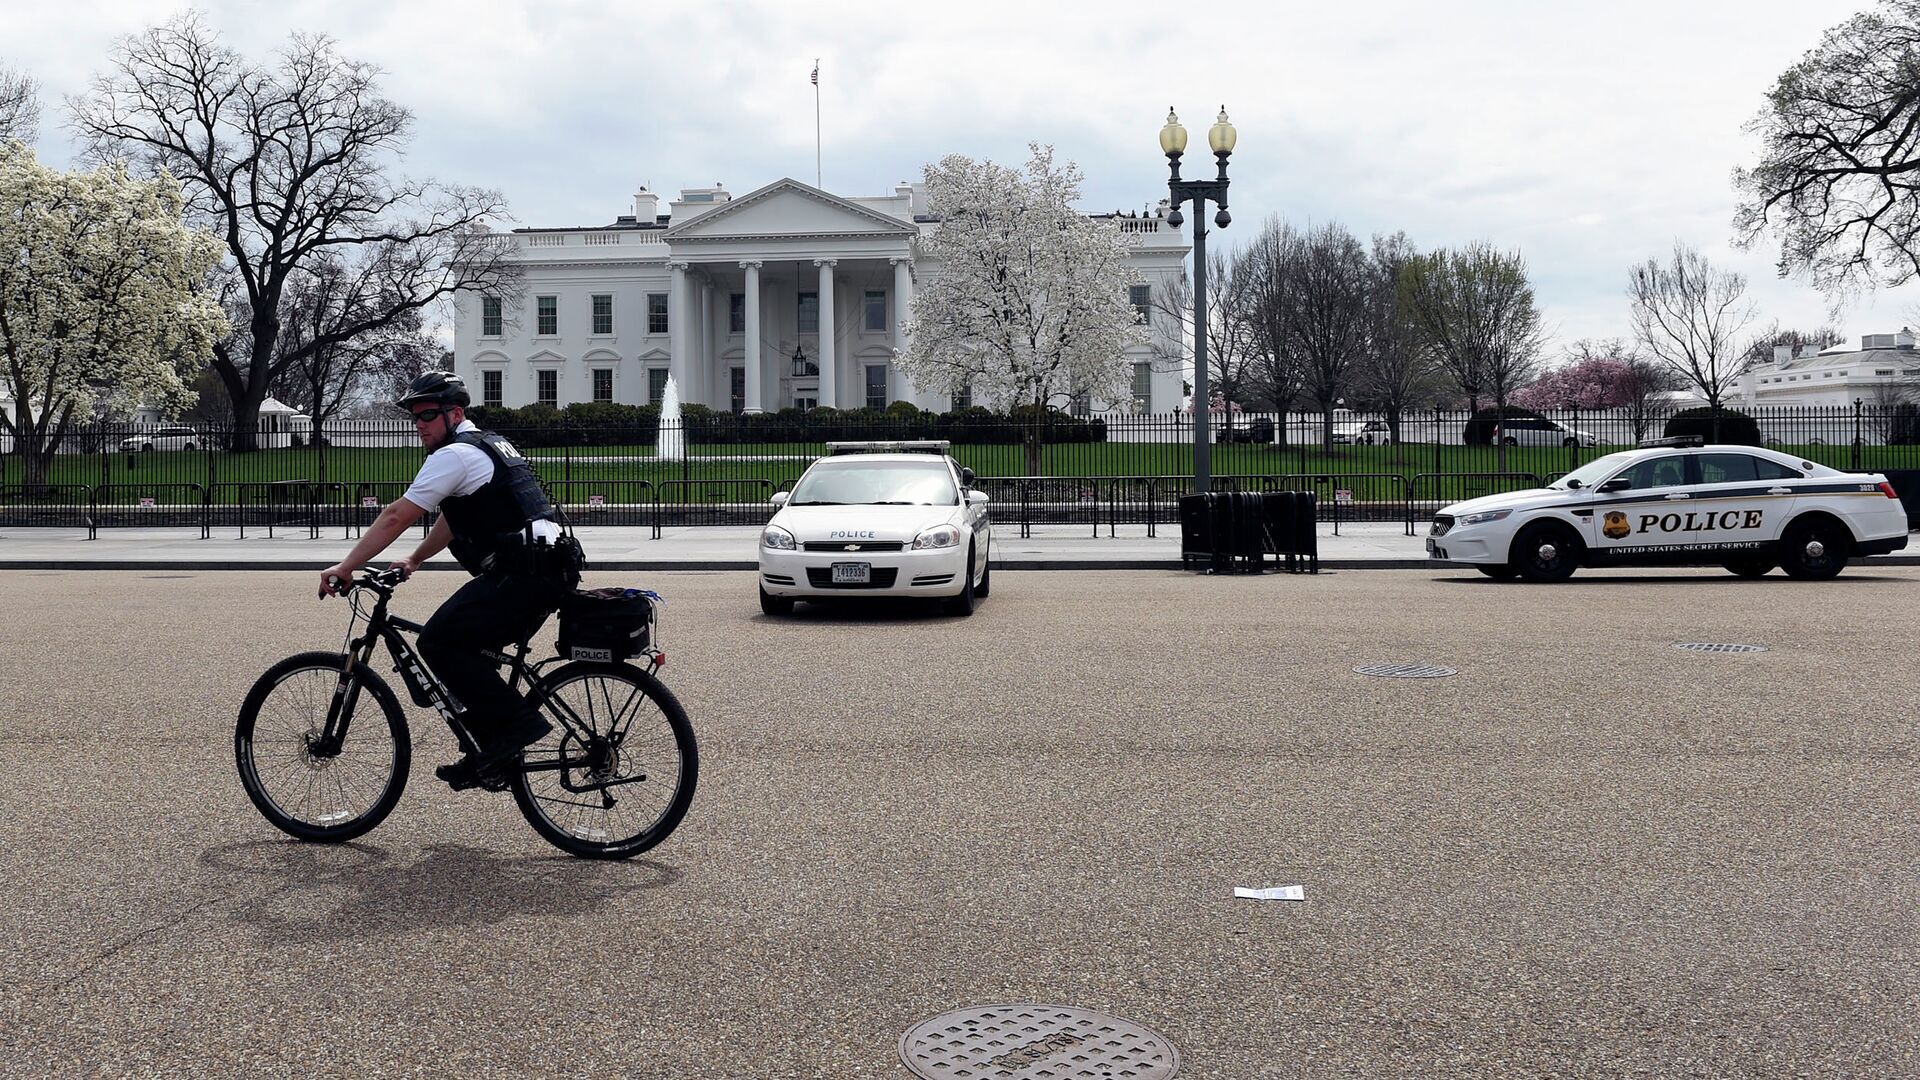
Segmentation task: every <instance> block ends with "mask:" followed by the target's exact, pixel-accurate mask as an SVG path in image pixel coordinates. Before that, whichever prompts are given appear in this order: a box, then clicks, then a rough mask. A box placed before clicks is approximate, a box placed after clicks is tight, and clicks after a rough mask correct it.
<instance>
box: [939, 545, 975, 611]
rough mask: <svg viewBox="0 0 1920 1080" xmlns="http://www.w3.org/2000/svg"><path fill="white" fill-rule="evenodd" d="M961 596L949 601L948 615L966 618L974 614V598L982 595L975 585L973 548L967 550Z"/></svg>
mask: <svg viewBox="0 0 1920 1080" xmlns="http://www.w3.org/2000/svg"><path fill="white" fill-rule="evenodd" d="M962 582H963V583H962V584H961V586H960V594H959V595H958V596H955V597H953V598H952V599H950V600H948V601H947V614H949V615H958V616H960V617H961V618H965V617H967V616H968V615H971V614H973V601H974V598H975V597H977V596H979V595H980V593H979V591H978V590H977V589H975V588H974V585H973V548H972V547H971V546H969V547H968V548H967V572H966V573H965V574H964V575H962Z"/></svg>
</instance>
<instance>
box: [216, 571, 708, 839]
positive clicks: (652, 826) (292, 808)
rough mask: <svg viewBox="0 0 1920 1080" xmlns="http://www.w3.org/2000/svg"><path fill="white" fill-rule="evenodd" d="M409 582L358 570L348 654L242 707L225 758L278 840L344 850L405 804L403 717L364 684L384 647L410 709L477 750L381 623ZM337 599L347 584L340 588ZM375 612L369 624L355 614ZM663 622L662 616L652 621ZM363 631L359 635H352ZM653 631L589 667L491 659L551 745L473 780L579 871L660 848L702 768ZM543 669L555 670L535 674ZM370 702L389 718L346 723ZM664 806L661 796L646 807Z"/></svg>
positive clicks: (384, 690)
mask: <svg viewBox="0 0 1920 1080" xmlns="http://www.w3.org/2000/svg"><path fill="white" fill-rule="evenodd" d="M404 579H405V578H404V575H403V574H402V573H401V571H399V570H397V569H396V570H362V571H360V572H358V573H356V574H355V575H354V578H353V581H352V582H351V584H350V586H349V587H348V590H347V592H348V600H349V603H350V604H351V605H352V610H353V614H352V616H351V617H350V618H349V620H348V623H347V641H346V649H345V651H344V652H338V653H331V652H305V653H299V654H297V655H294V656H289V657H287V658H286V659H285V660H282V661H280V662H279V663H277V664H274V665H273V666H272V667H270V668H268V669H267V671H266V673H265V674H263V675H261V676H260V678H259V680H258V681H256V682H255V683H254V684H253V688H252V689H251V690H250V691H248V693H247V697H246V701H245V702H244V703H243V704H242V705H241V707H240V717H239V721H238V722H237V724H236V725H235V728H234V758H235V761H236V763H237V765H238V767H239V770H240V782H241V784H242V785H243V786H244V787H245V788H246V790H247V797H248V798H250V799H252V800H253V805H254V806H255V807H256V808H258V809H259V811H260V813H261V814H262V815H263V816H264V817H265V818H266V819H267V820H268V821H269V822H271V823H272V824H273V825H274V827H276V828H278V829H279V830H281V831H282V832H285V833H287V834H288V835H290V836H294V837H297V838H299V839H301V840H308V841H315V842H319V843H340V842H342V841H346V840H351V839H353V838H354V837H357V836H361V835H363V834H365V833H366V832H368V831H369V830H371V829H373V828H374V827H375V826H377V825H379V824H380V823H381V822H382V821H384V820H385V819H386V817H387V815H388V814H389V813H391V812H392V811H393V808H394V806H395V805H396V804H397V803H398V802H399V801H400V793H401V792H402V790H404V789H405V787H406V784H407V774H408V771H409V768H410V766H411V763H412V758H413V751H412V739H411V736H410V734H409V732H408V729H407V719H406V714H405V713H404V712H402V710H401V708H400V702H399V700H398V699H397V698H396V697H395V696H394V693H393V690H392V688H391V687H389V686H388V685H387V682H386V680H385V679H383V678H381V676H380V675H379V674H378V673H377V672H375V671H374V669H373V663H372V662H373V656H374V646H375V645H376V644H380V643H384V644H385V645H386V647H387V652H388V655H389V656H390V657H391V658H392V660H393V664H394V670H396V671H398V672H399V673H400V677H401V681H402V682H403V683H405V684H406V687H407V690H408V693H409V694H410V696H411V697H412V699H413V702H414V704H416V705H418V706H420V707H422V708H430V709H432V710H434V711H435V712H436V713H438V714H439V716H440V718H441V719H442V720H444V721H445V722H446V723H447V726H448V727H449V728H451V729H452V730H453V733H454V737H455V738H456V739H458V740H459V743H460V748H461V749H462V750H463V751H465V752H467V753H473V752H474V750H475V747H476V744H475V741H474V738H473V736H472V734H471V733H470V732H469V731H468V730H467V727H466V725H465V723H463V721H462V713H461V712H460V710H459V706H458V703H457V702H456V701H455V700H454V698H453V696H452V694H450V693H449V692H448V691H447V689H446V687H445V686H443V685H442V684H441V682H440V680H439V679H438V678H437V677H436V676H435V675H434V674H433V672H432V671H431V670H429V669H428V667H427V665H426V662H425V661H424V660H423V659H422V658H421V656H420V654H419V653H418V651H417V650H416V649H415V648H414V647H413V646H411V645H409V644H408V642H407V640H406V638H405V637H404V636H403V632H404V634H413V635H416V636H417V635H418V634H419V633H420V629H421V625H420V624H419V623H416V622H412V621H411V620H408V619H403V618H401V617H399V616H397V615H390V614H388V612H387V604H388V602H389V601H390V600H391V599H392V598H393V593H394V590H395V588H396V587H398V586H399V584H400V582H401V581H403V580H404ZM343 584H344V583H343ZM368 594H371V595H372V596H374V597H377V600H376V601H375V602H374V604H373V606H372V609H371V610H370V611H364V610H362V602H363V600H364V598H365V597H366V596H367V595H368ZM654 610H655V611H656V612H657V608H656V609H654ZM362 619H364V620H365V624H366V625H365V632H364V633H362V634H360V636H358V637H355V636H354V632H355V627H356V625H357V624H358V623H359V622H360V621H361V620H362ZM655 619H657V614H655V615H650V616H649V621H648V625H647V627H646V629H647V634H646V638H645V644H644V645H643V646H642V648H643V650H644V651H643V652H641V653H640V655H641V656H644V657H645V660H646V666H645V667H644V668H643V667H640V666H637V665H634V664H629V663H626V662H624V660H622V659H620V658H619V657H618V656H617V655H615V656H612V657H611V658H606V657H602V658H599V659H594V660H575V659H572V658H570V657H562V656H553V657H549V658H548V659H545V660H541V661H539V662H538V663H534V664H528V663H527V662H526V657H527V653H528V652H529V651H530V648H531V645H530V640H529V641H521V642H519V643H518V644H517V645H516V646H513V652H512V653H511V655H509V654H508V653H507V652H506V651H504V650H503V651H501V652H494V651H491V650H489V651H487V653H486V655H487V656H488V657H489V658H491V659H493V660H494V661H496V662H497V663H499V664H501V665H502V666H505V667H507V668H509V669H511V672H512V675H511V678H510V680H509V685H510V686H511V687H513V689H514V690H515V691H516V692H518V691H519V690H520V686H521V684H522V682H523V681H524V682H525V683H526V685H527V686H528V687H529V688H530V700H531V701H532V702H533V703H534V705H535V706H536V707H537V708H539V709H540V710H541V711H542V712H544V713H545V714H546V715H547V716H549V717H551V718H552V720H553V721H554V729H553V731H552V732H551V733H550V734H548V735H547V736H545V737H544V738H542V739H540V740H539V741H538V742H535V743H534V744H532V745H531V746H528V747H527V748H526V750H525V751H523V752H522V754H521V756H520V757H519V758H518V759H516V760H513V761H509V762H507V763H506V764H505V765H503V766H501V767H500V768H499V769H497V770H493V771H491V772H489V773H488V774H487V775H486V777H484V778H483V781H482V784H481V786H482V787H484V788H487V789H488V790H491V791H504V790H511V791H512V792H513V797H514V801H515V803H517V804H518V806H519V808H520V812H521V814H522V815H523V816H525V817H526V819H527V823H528V824H530V825H532V826H533V828H534V831H535V832H537V833H539V834H540V835H541V836H542V837H544V838H545V839H546V840H547V841H548V842H550V843H552V844H553V845H554V846H556V847H558V848H560V849H561V850H562V851H566V852H568V853H570V854H573V855H578V856H581V857H583V858H597V859H625V858H630V857H632V856H634V855H638V854H639V853H640V852H643V851H646V850H647V849H648V848H651V847H653V846H654V845H656V844H658V843H660V842H661V841H662V840H665V839H666V838H667V836H668V835H669V834H671V833H672V832H673V830H674V828H675V827H676V826H678V825H679V824H680V820H681V818H682V817H684V816H685V815H686V812H687V806H688V804H689V803H691V802H692V800H693V790H694V785H695V783H696V781H697V779H698V774H699V758H698V753H697V749H696V747H695V744H694V738H693V726H692V725H691V724H690V723H689V722H688V720H687V714H686V710H685V709H683V708H681V706H680V702H679V700H678V699H676V698H675V697H674V696H673V693H672V692H671V691H669V690H668V689H667V688H666V686H665V685H663V684H662V683H661V682H660V680H659V678H658V677H657V673H658V671H659V669H660V666H661V665H662V664H663V663H664V662H665V654H664V653H662V652H661V651H660V650H659V649H658V648H657V647H656V645H655V643H656V641H657V634H656V633H655V632H654V631H655V630H656V628H657V624H656V623H655V622H654V620H655ZM553 664H560V665H562V666H560V667H558V668H556V669H554V670H552V671H546V670H545V669H546V668H547V667H549V666H550V665H553ZM365 697H371V698H372V700H373V702H374V704H375V705H376V706H378V711H379V713H380V714H382V715H384V717H385V720H386V724H385V727H384V729H382V728H381V727H380V726H379V725H378V724H377V723H367V722H365V721H364V717H365V715H366V714H365V713H364V712H362V713H360V718H361V719H362V722H360V723H356V722H355V720H356V710H357V709H358V708H359V705H360V703H361V701H362V700H363V698H365ZM656 793H662V794H656Z"/></svg>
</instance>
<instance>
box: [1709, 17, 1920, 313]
mask: <svg viewBox="0 0 1920 1080" xmlns="http://www.w3.org/2000/svg"><path fill="white" fill-rule="evenodd" d="M1916 56H1920V0H1882V2H1881V3H1880V4H1879V5H1878V7H1877V9H1876V10H1873V11H1868V12H1863V13H1861V14H1859V15H1855V16H1854V17H1852V18H1850V19H1848V20H1847V21H1845V22H1843V23H1841V24H1840V25H1838V26H1836V27H1834V28H1833V29H1831V30H1828V31H1827V32H1826V34H1825V35H1823V36H1822V37H1821V39H1820V43H1819V44H1818V45H1817V46H1815V47H1814V48H1813V49H1812V50H1810V51H1809V52H1808V53H1807V54H1806V55H1805V56H1804V57H1802V58H1801V60H1800V62H1799V63H1797V64H1795V65H1794V66H1793V67H1791V68H1788V69H1787V71H1786V72H1785V73H1784V74H1782V75H1781V76H1780V78H1779V80H1778V81H1777V82H1776V83H1775V84H1774V86H1773V89H1772V90H1771V91H1769V92H1768V94H1767V104H1766V106H1765V107H1764V108H1763V109H1762V110H1761V112H1760V113H1759V115H1758V116H1756V117H1755V118H1754V119H1753V120H1752V121H1751V122H1750V123H1749V124H1748V125H1747V128H1748V130H1749V131H1750V132H1752V133H1754V134H1756V135H1758V136H1759V137H1760V139H1761V140H1762V144H1763V148H1762V150H1761V153H1760V160H1759V161H1758V163H1756V164H1755V165H1754V166H1753V168H1751V169H1737V170H1735V171H1734V176H1733V180H1734V186H1735V187H1736V188H1738V189H1739V191H1740V192H1741V194H1742V199H1741V202H1740V204H1739V208H1738V210H1737V212H1736V213H1735V215H1734V229H1735V231H1736V233H1737V236H1738V242H1739V243H1740V244H1742V245H1743V246H1751V245H1753V244H1754V243H1757V242H1758V241H1759V239H1760V238H1761V236H1762V235H1763V234H1766V233H1769V232H1770V233H1772V234H1774V235H1775V236H1776V237H1777V238H1778V240H1779V242H1780V270H1781V273H1782V274H1783V275H1784V274H1790V273H1794V274H1804V275H1806V276H1807V277H1809V278H1810V279H1811V280H1812V282H1813V284H1814V285H1815V286H1816V287H1818V288H1820V289H1821V290H1822V291H1825V292H1827V293H1828V294H1829V295H1836V296H1837V295H1844V294H1846V293H1848V292H1851V291H1853V290H1855V289H1857V288H1859V287H1862V286H1870V285H1875V284H1878V285H1885V286H1897V285H1901V284H1905V283H1906V282H1908V281H1910V280H1912V279H1913V278H1914V276H1915V275H1916V274H1917V273H1920V198H1917V197H1916V194H1917V193H1920V188H1916V187H1915V182H1916V179H1920V70H1917V69H1916V61H1915V58H1916Z"/></svg>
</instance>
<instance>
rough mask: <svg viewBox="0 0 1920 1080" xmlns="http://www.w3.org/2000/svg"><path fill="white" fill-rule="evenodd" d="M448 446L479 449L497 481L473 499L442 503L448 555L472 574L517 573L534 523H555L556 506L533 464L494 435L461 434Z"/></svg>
mask: <svg viewBox="0 0 1920 1080" xmlns="http://www.w3.org/2000/svg"><path fill="white" fill-rule="evenodd" d="M450 441H451V442H458V443H465V444H467V445H468V446H476V447H479V448H480V450H481V452H483V453H485V454H486V455H487V459H488V460H489V461H492V462H493V479H491V480H488V481H487V482H486V483H484V484H482V485H480V487H478V488H477V489H475V490H474V492H473V494H471V495H459V496H455V497H452V498H449V499H445V500H443V501H442V502H441V503H440V512H441V513H442V514H444V515H446V518H447V527H448V528H449V529H451V530H452V531H453V542H452V543H450V544H448V545H447V550H449V551H451V552H453V557H454V558H456V559H458V560H460V565H461V566H462V567H464V568H465V569H466V571H467V573H469V574H475V575H478V574H481V573H484V572H486V571H487V570H488V569H502V570H510V569H513V568H514V567H515V565H516V564H517V562H518V560H519V559H520V558H522V557H523V555H524V552H525V550H526V546H527V544H528V542H529V541H531V539H532V536H531V535H530V531H529V526H530V525H531V523H533V522H535V521H540V520H546V521H554V520H556V519H557V515H556V514H555V513H554V507H553V503H552V502H551V501H549V500H548V499H547V492H546V489H544V488H542V487H541V486H540V478H539V477H538V476H537V475H535V474H534V471H533V465H532V463H531V462H529V461H528V460H527V459H526V458H524V457H521V456H520V451H518V450H515V449H514V448H513V444H512V443H510V442H508V441H507V440H506V439H504V438H501V437H500V436H498V435H495V434H494V433H493V432H491V431H461V432H456V433H455V434H454V436H453V438H452V439H451V440H450ZM490 558H491V559H492V562H491V563H489V561H488V560H489V559H490Z"/></svg>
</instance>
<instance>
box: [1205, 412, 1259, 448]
mask: <svg viewBox="0 0 1920 1080" xmlns="http://www.w3.org/2000/svg"><path fill="white" fill-rule="evenodd" d="M1214 430H1215V432H1216V434H1215V436H1214V441H1215V442H1229V443H1270V442H1272V441H1273V421H1271V420H1268V419H1267V418H1265V417H1261V418H1260V419H1258V420H1251V421H1246V422H1243V423H1236V424H1234V426H1233V428H1232V429H1231V430H1229V429H1227V428H1224V427H1220V428H1215V429H1214Z"/></svg>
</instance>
